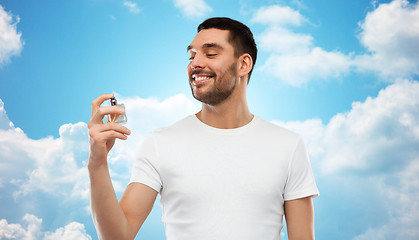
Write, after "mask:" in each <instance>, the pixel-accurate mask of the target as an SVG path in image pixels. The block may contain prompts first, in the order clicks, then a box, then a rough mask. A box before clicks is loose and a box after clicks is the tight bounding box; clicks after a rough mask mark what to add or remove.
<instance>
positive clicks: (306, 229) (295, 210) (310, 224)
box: [284, 197, 314, 240]
mask: <svg viewBox="0 0 419 240" xmlns="http://www.w3.org/2000/svg"><path fill="white" fill-rule="evenodd" d="M284 205H285V220H286V222H287V231H288V239H289V240H313V239H314V209H313V200H312V199H311V197H306V198H299V199H295V200H289V201H285V203H284Z"/></svg>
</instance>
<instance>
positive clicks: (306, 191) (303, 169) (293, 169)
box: [284, 138, 319, 201]
mask: <svg viewBox="0 0 419 240" xmlns="http://www.w3.org/2000/svg"><path fill="white" fill-rule="evenodd" d="M309 196H312V197H317V196H319V190H318V189H317V186H316V181H315V179H314V174H313V171H312V169H311V165H310V160H309V158H308V154H307V150H306V146H305V144H304V142H303V140H302V139H301V138H299V139H298V141H297V144H296V147H295V149H294V152H293V154H292V158H291V161H290V165H289V169H288V179H287V182H286V185H285V189H284V200H285V201H287V200H293V199H298V198H304V197H309Z"/></svg>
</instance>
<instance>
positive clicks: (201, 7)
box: [174, 0, 212, 18]
mask: <svg viewBox="0 0 419 240" xmlns="http://www.w3.org/2000/svg"><path fill="white" fill-rule="evenodd" d="M174 4H175V7H176V8H178V9H179V10H180V11H181V12H182V13H183V14H184V15H185V16H186V17H189V18H199V17H203V16H205V15H207V14H208V13H210V12H211V11H212V8H211V7H210V6H209V5H208V4H207V3H206V2H205V1H204V0H174Z"/></svg>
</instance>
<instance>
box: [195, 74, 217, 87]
mask: <svg viewBox="0 0 419 240" xmlns="http://www.w3.org/2000/svg"><path fill="white" fill-rule="evenodd" d="M212 78H214V75H212V74H192V75H191V80H192V83H193V84H194V85H201V84H204V83H206V82H207V81H210V80H211V79H212Z"/></svg>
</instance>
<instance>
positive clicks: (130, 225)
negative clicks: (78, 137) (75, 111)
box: [88, 94, 157, 240]
mask: <svg viewBox="0 0 419 240" xmlns="http://www.w3.org/2000/svg"><path fill="white" fill-rule="evenodd" d="M112 96H113V95H112V94H104V95H102V96H100V97H98V98H97V99H95V100H94V101H93V102H92V117H91V120H90V122H89V124H88V128H89V136H90V154H89V163H88V170H89V176H90V187H91V190H90V194H91V210H92V216H93V221H94V223H95V227H96V230H97V233H98V235H99V238H100V239H103V240H105V239H134V237H135V235H136V233H137V232H138V230H139V228H140V227H141V225H142V223H143V222H144V220H145V219H146V217H147V216H148V213H149V212H150V211H151V208H152V207H153V203H154V201H155V198H156V196H157V192H156V191H154V190H152V189H151V188H148V187H147V186H145V185H142V184H130V185H129V186H128V187H127V190H126V191H125V193H124V195H123V197H122V198H121V205H120V204H119V203H118V200H117V197H116V194H115V190H114V189H113V185H112V181H111V178H110V174H109V169H108V163H107V156H108V152H109V151H110V150H111V149H112V147H113V145H114V143H115V139H116V138H118V139H122V140H125V139H127V135H129V134H130V131H129V130H128V129H127V128H125V127H123V126H121V125H119V124H117V123H110V122H108V123H105V124H104V123H103V121H102V119H103V117H104V116H105V115H106V114H122V113H124V109H122V108H118V107H100V105H101V104H102V103H103V102H104V101H105V100H108V99H110V98H111V97H112ZM134 199H135V200H136V201H134Z"/></svg>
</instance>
